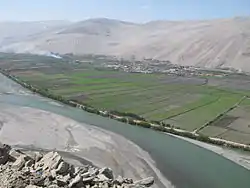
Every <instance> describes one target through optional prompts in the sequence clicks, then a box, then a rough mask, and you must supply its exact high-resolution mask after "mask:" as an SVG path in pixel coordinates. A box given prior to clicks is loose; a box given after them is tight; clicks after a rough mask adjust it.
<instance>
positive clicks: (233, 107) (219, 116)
mask: <svg viewBox="0 0 250 188" xmlns="http://www.w3.org/2000/svg"><path fill="white" fill-rule="evenodd" d="M245 99H246V96H244V97H242V98H241V99H240V100H239V101H238V102H237V103H235V104H234V105H233V106H231V107H229V108H228V109H227V110H226V111H224V112H223V113H220V114H219V115H217V116H216V117H215V118H214V119H213V120H210V121H208V122H207V123H205V124H204V125H203V126H201V127H199V128H198V129H195V130H194V131H193V133H194V134H196V133H197V132H199V131H201V130H202V129H204V128H205V127H207V126H209V125H211V124H212V123H214V122H215V121H218V120H219V119H221V118H223V117H224V116H225V115H226V114H227V113H229V112H231V111H232V110H234V109H235V108H237V107H238V106H239V105H240V103H241V102H242V101H243V100H245Z"/></svg>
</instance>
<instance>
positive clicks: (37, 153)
mask: <svg viewBox="0 0 250 188" xmlns="http://www.w3.org/2000/svg"><path fill="white" fill-rule="evenodd" d="M42 158H43V154H41V153H40V152H35V157H34V159H35V162H38V161H40V160H41V159H42Z"/></svg>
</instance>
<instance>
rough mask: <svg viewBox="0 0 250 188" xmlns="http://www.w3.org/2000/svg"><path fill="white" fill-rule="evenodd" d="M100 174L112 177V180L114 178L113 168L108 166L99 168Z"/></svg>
mask: <svg viewBox="0 0 250 188" xmlns="http://www.w3.org/2000/svg"><path fill="white" fill-rule="evenodd" d="M99 174H103V175H105V176H106V177H107V178H109V179H112V180H113V179H114V175H113V171H112V170H111V168H107V167H105V168H102V169H100V170H99Z"/></svg>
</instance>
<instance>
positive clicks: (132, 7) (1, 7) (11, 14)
mask: <svg viewBox="0 0 250 188" xmlns="http://www.w3.org/2000/svg"><path fill="white" fill-rule="evenodd" d="M235 16H250V0H0V21H6V20H12V21H15V20H23V21H24V20H25V21H33V20H73V21H77V20H84V19H87V18H96V17H107V18H114V19H121V20H126V21H134V22H145V21H150V20H159V19H160V20H163V19H167V20H184V19H211V18H225V17H235Z"/></svg>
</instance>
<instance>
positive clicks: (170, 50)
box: [0, 17, 250, 71]
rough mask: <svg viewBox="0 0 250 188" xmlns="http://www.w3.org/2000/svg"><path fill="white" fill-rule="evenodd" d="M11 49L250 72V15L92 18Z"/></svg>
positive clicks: (46, 33) (45, 32) (55, 29)
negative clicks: (196, 18) (178, 18)
mask: <svg viewBox="0 0 250 188" xmlns="http://www.w3.org/2000/svg"><path fill="white" fill-rule="evenodd" d="M0 26H1V25H0ZM0 35H1V34H0ZM6 50H12V51H18V52H22V51H25V52H32V51H36V50H47V51H51V52H57V53H62V54H64V53H74V54H90V53H91V54H105V55H115V56H122V57H131V56H135V57H136V58H138V59H140V58H155V59H160V60H169V61H171V62H172V63H173V64H182V65H195V66H201V67H209V68H210V67H211V68H220V67H233V68H236V69H242V70H245V71H246V70H247V71H250V18H247V17H246V18H243V17H242V18H232V19H217V20H204V21H153V22H148V23H145V24H135V23H129V22H122V21H118V20H110V19H90V20H86V21H82V22H76V23H72V24H67V25H65V26H64V27H60V28H59V29H58V28H53V29H51V30H49V31H48V30H47V31H42V33H39V35H37V36H36V35H33V36H32V37H27V38H25V40H23V41H21V42H18V43H16V42H14V43H12V44H9V45H7V46H4V47H3V48H2V51H6Z"/></svg>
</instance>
